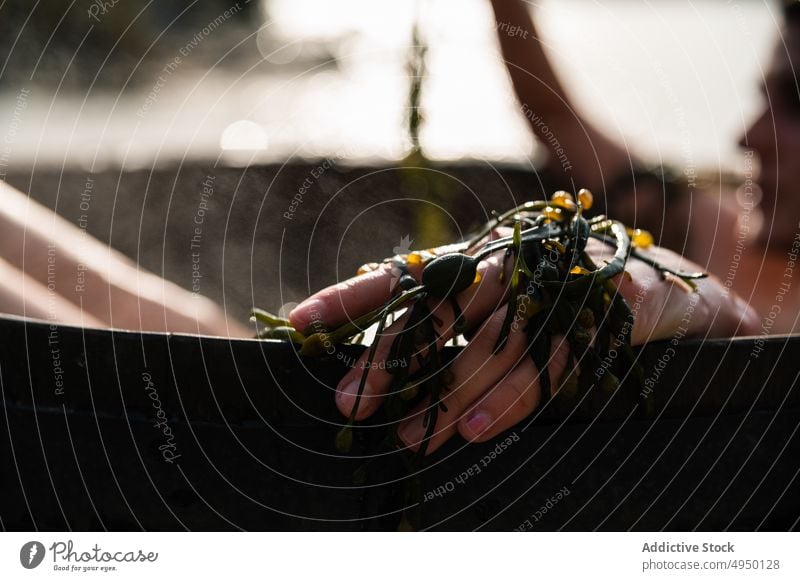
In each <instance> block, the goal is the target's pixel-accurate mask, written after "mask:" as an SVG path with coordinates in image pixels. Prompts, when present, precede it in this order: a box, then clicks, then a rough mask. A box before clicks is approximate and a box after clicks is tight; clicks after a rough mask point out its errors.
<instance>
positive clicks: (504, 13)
mask: <svg viewBox="0 0 800 581" xmlns="http://www.w3.org/2000/svg"><path fill="white" fill-rule="evenodd" d="M492 7H493V9H494V14H495V20H496V22H495V28H496V30H497V37H498V40H499V42H500V49H501V51H502V54H503V58H504V59H505V63H506V68H507V69H508V73H509V76H510V77H511V81H512V83H513V86H514V91H515V92H516V95H517V98H518V100H519V103H520V109H521V112H522V114H523V115H524V116H525V118H526V119H527V121H528V123H529V124H530V126H531V129H532V130H533V132H534V134H535V135H536V137H537V138H538V139H539V140H540V141H541V142H542V144H543V145H545V146H546V147H547V149H548V152H549V154H550V158H549V162H548V164H549V167H550V169H551V170H552V171H553V175H561V174H562V173H563V176H564V178H565V179H564V182H565V184H564V185H565V186H566V185H568V184H569V183H570V181H569V180H570V179H572V180H574V182H575V184H576V185H578V186H579V187H589V188H590V189H595V188H596V189H597V190H598V191H603V185H604V183H605V182H606V181H608V180H609V179H613V178H614V177H615V176H617V175H618V174H619V173H620V172H623V171H625V170H626V168H628V167H629V165H630V159H629V156H628V154H627V153H626V151H625V149H624V148H623V147H622V146H621V145H619V144H617V143H615V142H614V141H612V140H611V139H609V138H608V137H607V136H605V135H603V134H602V133H601V132H600V131H599V130H598V129H596V128H595V127H593V126H592V125H591V124H590V123H589V122H588V121H587V120H586V119H584V118H583V117H582V116H581V115H580V113H579V112H577V111H576V110H575V108H574V107H573V106H572V103H571V102H570V99H569V96H568V95H567V94H566V91H565V90H564V87H563V85H562V83H561V82H560V81H559V79H558V76H557V75H556V73H555V71H554V70H553V67H552V65H551V63H550V61H549V60H548V58H547V55H546V53H545V50H544V46H543V44H542V40H541V37H540V36H539V34H538V31H537V30H536V26H535V24H534V22H533V18H532V17H531V13H530V7H529V5H528V3H527V2H524V1H523V0H492Z"/></svg>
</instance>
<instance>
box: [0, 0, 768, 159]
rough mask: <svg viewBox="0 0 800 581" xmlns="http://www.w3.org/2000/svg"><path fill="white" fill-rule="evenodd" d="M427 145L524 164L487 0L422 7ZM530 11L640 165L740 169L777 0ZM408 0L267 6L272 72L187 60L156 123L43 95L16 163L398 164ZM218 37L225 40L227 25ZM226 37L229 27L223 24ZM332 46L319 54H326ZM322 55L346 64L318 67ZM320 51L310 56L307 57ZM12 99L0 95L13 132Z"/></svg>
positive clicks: (575, 4)
mask: <svg viewBox="0 0 800 581" xmlns="http://www.w3.org/2000/svg"><path fill="white" fill-rule="evenodd" d="M421 5H422V6H423V13H422V14H423V20H422V23H423V24H422V25H423V33H424V35H425V38H426V40H427V41H428V43H429V45H430V55H429V56H430V58H429V73H430V78H429V81H428V83H427V84H426V86H425V89H424V90H425V94H424V101H423V105H424V107H425V116H426V124H425V126H424V131H423V134H422V142H423V147H424V148H425V149H426V151H427V152H428V154H429V155H430V156H432V157H434V158H439V159H460V158H464V157H473V158H488V159H490V160H497V161H510V162H525V161H526V160H528V159H530V157H531V156H532V154H533V152H534V147H535V146H534V143H533V140H532V138H531V136H530V134H529V133H528V131H527V128H526V126H525V124H524V121H523V119H522V117H521V116H520V115H519V113H518V112H517V109H516V105H515V103H514V100H513V98H512V96H511V93H510V86H509V83H508V80H507V79H506V76H505V71H504V68H503V66H502V62H501V61H500V59H499V56H498V52H497V48H496V41H495V38H494V34H495V32H494V23H493V20H492V14H491V10H490V7H489V3H488V0H427V1H425V2H422V4H421ZM538 5H539V8H538V9H537V10H536V11H535V14H536V21H537V25H538V26H539V29H540V32H541V33H542V34H543V35H544V36H545V37H546V39H547V43H548V48H549V52H550V54H551V55H552V57H553V59H554V60H555V62H556V64H557V68H558V71H559V73H560V75H561V77H562V78H563V79H564V81H565V83H566V85H567V87H568V89H569V93H570V95H571V96H572V97H573V98H574V100H575V102H576V103H577V104H578V106H579V108H580V110H581V111H582V112H583V113H584V114H586V115H587V116H588V117H589V118H591V119H592V120H593V121H595V122H596V123H597V124H598V125H599V126H600V127H602V128H603V129H605V130H606V131H607V132H608V133H609V134H611V135H612V136H614V137H615V138H616V139H620V140H621V139H625V140H626V141H627V143H628V145H629V146H630V147H631V148H633V149H635V151H636V152H637V153H638V154H639V155H640V156H643V157H645V158H649V159H657V158H658V157H659V156H661V157H663V159H665V160H667V161H672V162H675V163H685V161H686V159H687V157H690V158H691V160H692V161H693V162H694V163H696V164H697V165H699V166H717V165H718V164H720V165H722V166H724V167H735V166H736V165H737V164H736V163H735V160H736V159H737V158H736V157H735V156H736V155H737V149H736V141H737V139H738V135H739V134H740V133H741V131H742V128H743V127H744V125H745V124H746V123H747V122H748V121H749V120H750V119H751V118H752V117H753V116H754V114H755V113H756V111H757V110H758V108H759V107H760V104H761V103H760V96H759V93H758V80H759V78H760V74H761V69H766V67H767V66H768V62H769V57H770V54H771V51H772V45H773V42H774V39H775V38H776V35H777V24H776V21H779V14H777V13H776V14H773V13H772V12H771V10H772V11H773V12H774V10H775V9H774V7H773V5H772V3H770V2H766V1H764V0H751V1H746V0H730V1H722V0H703V1H694V2H691V1H683V0H670V1H656V0H651V1H642V2H630V1H629V0H603V1H599V0H596V1H593V0H545V1H542V2H539V3H538ZM414 7H415V2H413V1H411V0H380V1H376V0H336V1H335V2H332V1H330V0H270V2H269V3H268V12H266V14H267V15H268V18H269V21H268V22H267V23H266V24H265V28H264V32H262V33H261V35H260V37H259V42H258V48H259V50H260V51H261V53H262V55H264V56H265V58H267V60H269V61H270V62H272V63H275V64H276V66H275V67H273V69H272V70H273V72H271V73H268V74H265V73H264V71H263V70H259V71H250V72H243V71H240V70H234V69H232V68H231V67H219V68H216V69H213V70H211V71H208V70H202V69H200V70H198V69H191V68H189V67H187V68H186V69H184V70H182V71H179V73H177V74H176V75H175V76H174V77H172V78H170V79H169V80H168V82H167V83H166V85H165V86H164V87H163V88H162V89H161V92H160V93H159V96H158V100H157V102H156V103H154V104H153V106H152V107H151V108H150V109H149V110H148V111H147V114H146V115H144V116H137V115H136V112H137V110H139V108H140V107H141V105H142V102H143V101H144V99H145V98H146V96H147V91H148V87H144V88H142V89H140V91H141V94H140V93H132V92H129V93H126V94H125V95H124V96H123V98H122V99H120V100H117V98H116V95H106V94H103V93H95V92H93V93H91V94H89V95H88V96H84V95H72V96H56V97H55V98H53V95H46V94H41V93H39V92H36V91H34V92H33V93H32V94H31V96H30V98H29V101H28V104H27V108H26V110H25V111H24V114H23V116H22V119H21V121H20V124H19V130H18V131H17V135H16V136H15V139H14V143H13V144H12V150H11V158H10V162H11V163H12V164H14V163H17V164H19V165H30V164H33V163H36V164H42V163H43V164H56V165H59V166H60V165H62V164H67V165H73V164H78V165H83V166H86V167H90V166H92V164H95V167H96V168H97V167H103V166H109V165H111V166H114V165H120V164H124V165H125V166H126V167H131V168H133V167H147V166H150V165H152V164H153V163H168V162H171V161H174V160H181V159H184V158H186V159H194V158H206V159H208V158H211V159H214V158H216V157H217V156H218V155H220V154H222V155H223V157H224V159H226V160H227V161H229V162H232V163H246V162H247V161H250V160H258V161H275V160H284V159H287V158H291V157H294V156H304V157H321V156H332V155H336V156H339V155H345V156H347V157H351V158H354V159H372V160H375V159H398V158H400V157H402V156H403V154H404V153H405V151H406V149H405V148H406V147H407V143H406V142H405V135H404V129H403V117H404V107H405V105H406V92H407V79H406V76H405V75H406V73H405V68H404V66H405V56H406V50H407V46H408V43H409V41H410V30H411V23H412V18H413V13H414ZM218 33H219V32H218ZM215 34H217V33H215ZM320 47H322V48H320ZM322 49H324V50H327V51H329V52H330V53H332V54H333V55H334V56H335V57H336V59H337V66H335V67H331V66H328V67H322V66H319V59H317V60H315V59H314V58H313V56H314V55H315V54H320V51H321V50H322ZM309 55H311V56H309ZM15 100H16V94H9V93H6V94H3V95H2V96H0V111H2V114H1V115H0V132H2V131H4V127H8V124H9V123H10V120H11V110H12V109H13V107H14V102H15Z"/></svg>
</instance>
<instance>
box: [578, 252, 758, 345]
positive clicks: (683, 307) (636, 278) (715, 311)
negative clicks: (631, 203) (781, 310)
mask: <svg viewBox="0 0 800 581" xmlns="http://www.w3.org/2000/svg"><path fill="white" fill-rule="evenodd" d="M587 251H588V252H589V254H590V256H592V259H593V260H595V261H602V259H603V258H605V257H607V256H608V255H609V248H608V246H606V245H604V244H602V243H600V242H598V241H596V240H590V241H589V245H587ZM640 252H642V253H643V254H646V255H648V256H649V257H651V258H653V259H655V260H657V261H658V262H660V263H661V264H663V265H664V266H667V267H669V268H672V269H674V270H682V271H689V272H698V271H702V270H703V269H702V268H701V267H700V266H698V265H697V264H694V263H693V262H691V261H690V260H688V259H686V258H684V257H682V256H680V255H678V254H675V253H674V252H672V251H670V250H667V249H665V248H658V247H655V246H654V247H652V248H650V249H648V250H647V251H640ZM598 263H599V262H598ZM625 270H626V271H627V272H628V274H629V275H630V276H629V277H628V276H618V277H616V278H615V279H614V282H615V284H617V285H618V289H619V292H620V294H621V295H622V297H623V298H624V299H625V300H626V302H627V303H628V305H629V306H630V307H631V310H632V312H633V314H634V324H633V329H632V334H631V342H632V343H633V344H634V345H641V344H643V343H646V342H648V341H656V340H659V339H666V338H669V337H671V336H673V335H674V334H675V333H676V332H677V331H678V330H679V329H681V330H682V332H683V334H686V335H692V334H699V333H703V334H707V335H706V336H708V337H716V336H730V335H735V334H746V333H748V332H753V329H754V325H755V328H757V321H758V319H757V316H756V315H755V312H754V311H753V310H752V309H751V308H750V307H749V306H748V305H747V304H746V303H745V302H744V301H742V300H741V299H740V298H738V297H736V296H735V295H733V294H732V293H730V292H729V291H728V290H727V289H726V288H725V287H723V286H722V285H721V284H720V282H719V280H718V279H717V278H716V277H714V276H709V277H708V278H704V279H700V280H696V281H694V282H695V283H696V284H697V287H698V290H697V292H692V291H691V290H690V289H687V288H686V287H685V286H684V284H683V283H682V282H681V281H679V280H677V279H676V278H675V277H670V278H668V279H667V280H664V279H662V277H661V275H660V274H659V273H658V272H657V271H656V270H655V269H654V268H653V267H652V266H650V265H649V264H647V263H645V262H642V261H641V260H637V259H636V258H635V257H632V258H631V259H630V260H628V263H627V265H626V266H625Z"/></svg>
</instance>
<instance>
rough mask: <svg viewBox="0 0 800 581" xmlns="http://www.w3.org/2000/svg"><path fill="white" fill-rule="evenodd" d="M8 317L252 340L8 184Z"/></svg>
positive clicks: (1, 255)
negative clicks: (11, 315) (18, 316)
mask: <svg viewBox="0 0 800 581" xmlns="http://www.w3.org/2000/svg"><path fill="white" fill-rule="evenodd" d="M0 200H2V204H0V272H2V273H4V274H5V281H6V284H3V285H0V312H5V313H9V314H15V315H24V316H29V317H35V318H47V319H50V320H53V321H58V322H61V323H65V324H71V325H86V326H108V327H115V328H122V329H130V330H142V331H172V332H184V333H204V334H214V335H226V336H247V335H249V334H250V333H249V332H248V330H247V329H246V328H244V327H243V326H241V325H239V324H238V323H236V322H235V321H228V320H227V319H226V318H225V315H224V313H223V312H222V310H221V309H220V308H219V307H218V306H217V305H216V304H214V303H213V302H212V301H210V300H209V299H207V298H205V297H202V296H199V295H193V294H192V293H190V292H188V291H186V290H184V289H182V288H181V287H179V286H178V285H176V284H174V283H171V282H169V281H166V280H164V279H163V278H161V277H159V276H156V275H155V274H152V273H150V272H147V271H146V270H143V269H140V268H139V267H138V265H136V264H134V263H133V262H132V261H130V260H129V259H128V258H126V257H125V256H123V255H122V254H120V253H119V252H117V251H115V250H113V249H112V248H110V247H109V246H107V245H105V244H103V243H102V242H100V241H98V240H96V239H95V238H92V237H91V236H89V235H87V234H85V233H83V232H81V231H80V230H79V229H78V228H76V227H75V226H74V225H72V224H70V223H69V222H67V221H66V220H64V219H63V218H61V217H59V216H57V215H56V214H54V213H53V212H52V211H50V210H49V209H47V208H45V207H43V206H41V205H39V204H38V203H36V202H34V201H33V200H31V199H30V198H29V197H28V196H26V195H25V194H23V193H21V192H19V191H17V190H15V189H13V188H12V187H11V186H9V185H7V184H5V183H3V182H0Z"/></svg>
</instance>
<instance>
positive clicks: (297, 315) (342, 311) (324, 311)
mask: <svg viewBox="0 0 800 581" xmlns="http://www.w3.org/2000/svg"><path fill="white" fill-rule="evenodd" d="M391 292H392V267H391V265H388V264H384V265H381V266H380V267H379V268H377V269H375V270H373V271H371V272H367V273H365V274H362V275H360V276H357V277H354V278H351V279H348V280H346V281H344V282H340V283H339V284H336V285H333V286H329V287H328V288H325V289H323V290H321V291H319V292H318V293H316V294H314V295H312V296H310V297H309V298H307V299H306V300H304V301H303V302H302V303H300V304H299V305H297V306H296V307H295V308H294V309H293V310H292V312H291V313H289V321H291V323H292V325H293V326H294V328H295V329H299V330H305V329H307V328H308V327H309V326H311V325H312V323H315V324H316V323H322V324H324V325H327V326H330V327H333V326H338V325H341V324H343V323H345V322H347V321H348V320H352V319H356V318H358V317H360V316H361V315H364V314H366V313H368V312H370V311H372V310H375V309H377V308H378V307H380V306H381V305H382V304H384V303H385V302H386V301H387V300H388V299H389V297H390V296H391Z"/></svg>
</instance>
